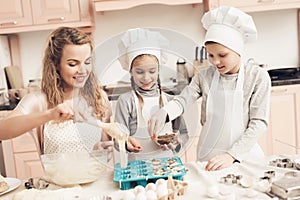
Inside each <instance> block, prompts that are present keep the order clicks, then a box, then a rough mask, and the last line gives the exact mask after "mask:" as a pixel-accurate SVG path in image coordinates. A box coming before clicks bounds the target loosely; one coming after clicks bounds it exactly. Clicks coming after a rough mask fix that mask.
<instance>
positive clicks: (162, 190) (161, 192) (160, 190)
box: [156, 184, 168, 198]
mask: <svg viewBox="0 0 300 200" xmlns="http://www.w3.org/2000/svg"><path fill="white" fill-rule="evenodd" d="M156 194H157V196H158V198H160V197H163V196H166V195H168V188H167V184H159V185H157V186H156Z"/></svg>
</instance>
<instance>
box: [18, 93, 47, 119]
mask: <svg viewBox="0 0 300 200" xmlns="http://www.w3.org/2000/svg"><path fill="white" fill-rule="evenodd" d="M46 109H47V100H46V96H45V95H44V94H43V93H29V94H27V95H25V96H24V97H23V98H22V99H21V101H20V102H19V103H18V105H17V107H16V108H15V110H17V111H19V112H21V113H22V114H24V115H26V114H30V113H36V112H42V111H45V110H46Z"/></svg>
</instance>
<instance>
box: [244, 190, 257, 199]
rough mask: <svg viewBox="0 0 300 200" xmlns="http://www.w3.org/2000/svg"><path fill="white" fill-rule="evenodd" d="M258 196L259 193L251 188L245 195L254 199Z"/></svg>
mask: <svg viewBox="0 0 300 200" xmlns="http://www.w3.org/2000/svg"><path fill="white" fill-rule="evenodd" d="M257 194H258V192H257V191H255V190H253V189H251V188H248V189H246V190H245V193H244V195H245V196H246V197H249V198H253V197H255V196H257Z"/></svg>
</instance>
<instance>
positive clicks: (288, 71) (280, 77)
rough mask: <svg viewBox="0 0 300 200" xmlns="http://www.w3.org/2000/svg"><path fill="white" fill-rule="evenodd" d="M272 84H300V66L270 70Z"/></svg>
mask: <svg viewBox="0 0 300 200" xmlns="http://www.w3.org/2000/svg"><path fill="white" fill-rule="evenodd" d="M268 73H269V76H270V78H271V82H272V86H278V85H290V84H300V67H294V68H293V67H291V68H281V69H272V70H268Z"/></svg>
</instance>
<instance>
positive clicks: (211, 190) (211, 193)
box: [206, 185, 219, 198]
mask: <svg viewBox="0 0 300 200" xmlns="http://www.w3.org/2000/svg"><path fill="white" fill-rule="evenodd" d="M206 194H207V196H208V197H210V198H217V197H218V196H219V187H218V186H217V185H214V186H209V187H208V188H207V190H206Z"/></svg>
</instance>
